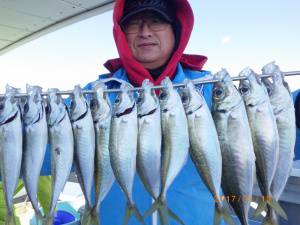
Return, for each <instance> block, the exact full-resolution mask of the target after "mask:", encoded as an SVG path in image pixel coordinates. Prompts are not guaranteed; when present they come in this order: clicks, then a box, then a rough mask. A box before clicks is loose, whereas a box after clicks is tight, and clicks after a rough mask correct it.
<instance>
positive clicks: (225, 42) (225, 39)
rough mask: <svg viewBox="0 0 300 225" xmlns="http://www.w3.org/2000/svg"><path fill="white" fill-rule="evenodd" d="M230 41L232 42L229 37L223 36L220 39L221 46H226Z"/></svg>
mask: <svg viewBox="0 0 300 225" xmlns="http://www.w3.org/2000/svg"><path fill="white" fill-rule="evenodd" d="M231 40H232V38H231V36H230V35H227V36H224V37H222V39H221V44H222V45H226V44H228V43H229V42H231Z"/></svg>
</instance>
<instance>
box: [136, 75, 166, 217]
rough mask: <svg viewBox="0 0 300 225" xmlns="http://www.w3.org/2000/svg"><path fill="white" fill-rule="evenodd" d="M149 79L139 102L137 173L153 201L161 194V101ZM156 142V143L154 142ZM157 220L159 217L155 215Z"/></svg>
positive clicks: (143, 86) (145, 83) (144, 85)
mask: <svg viewBox="0 0 300 225" xmlns="http://www.w3.org/2000/svg"><path fill="white" fill-rule="evenodd" d="M152 86H153V84H152V83H150V81H149V80H148V79H146V80H144V82H143V84H142V88H143V90H142V91H141V92H140V96H139V98H138V101H137V109H138V127H139V132H138V152H137V171H138V174H139V176H140V178H141V180H142V182H143V184H144V187H145V188H146V190H147V191H148V193H149V194H150V195H151V197H152V198H153V199H157V198H158V196H159V194H160V182H161V174H160V172H161V140H162V131H161V120H160V105H159V100H158V98H157V96H156V94H155V92H154V91H152V90H151V87H152ZM153 140H155V141H153ZM153 216H154V217H153V219H154V220H155V219H156V216H157V215H155V214H154V215H153Z"/></svg>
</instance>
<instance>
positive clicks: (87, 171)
mask: <svg viewBox="0 0 300 225" xmlns="http://www.w3.org/2000/svg"><path fill="white" fill-rule="evenodd" d="M70 118H71V124H72V129H73V134H74V140H75V142H74V144H75V147H74V164H75V171H76V173H77V178H78V181H79V184H80V186H81V189H82V192H83V195H84V198H85V200H86V206H85V211H84V213H83V216H82V218H81V223H82V224H88V221H89V220H90V219H91V211H92V201H91V193H92V185H93V181H94V169H95V148H96V139H95V131H94V123H93V118H92V114H91V110H90V107H89V105H88V103H87V101H86V99H85V98H84V95H83V93H82V89H81V87H80V86H79V85H76V86H75V87H74V90H73V94H72V95H71V105H70Z"/></svg>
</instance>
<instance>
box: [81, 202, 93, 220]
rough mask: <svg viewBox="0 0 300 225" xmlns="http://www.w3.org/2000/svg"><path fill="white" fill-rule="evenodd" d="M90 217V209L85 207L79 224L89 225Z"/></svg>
mask: <svg viewBox="0 0 300 225" xmlns="http://www.w3.org/2000/svg"><path fill="white" fill-rule="evenodd" d="M91 216H92V209H91V207H89V206H86V207H85V209H84V212H83V215H82V217H81V219H80V222H81V224H83V225H91V224H90V221H91Z"/></svg>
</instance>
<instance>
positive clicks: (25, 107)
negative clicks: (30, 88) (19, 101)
mask: <svg viewBox="0 0 300 225" xmlns="http://www.w3.org/2000/svg"><path fill="white" fill-rule="evenodd" d="M28 111H29V104H28V102H27V103H25V105H24V113H27V112H28Z"/></svg>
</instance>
